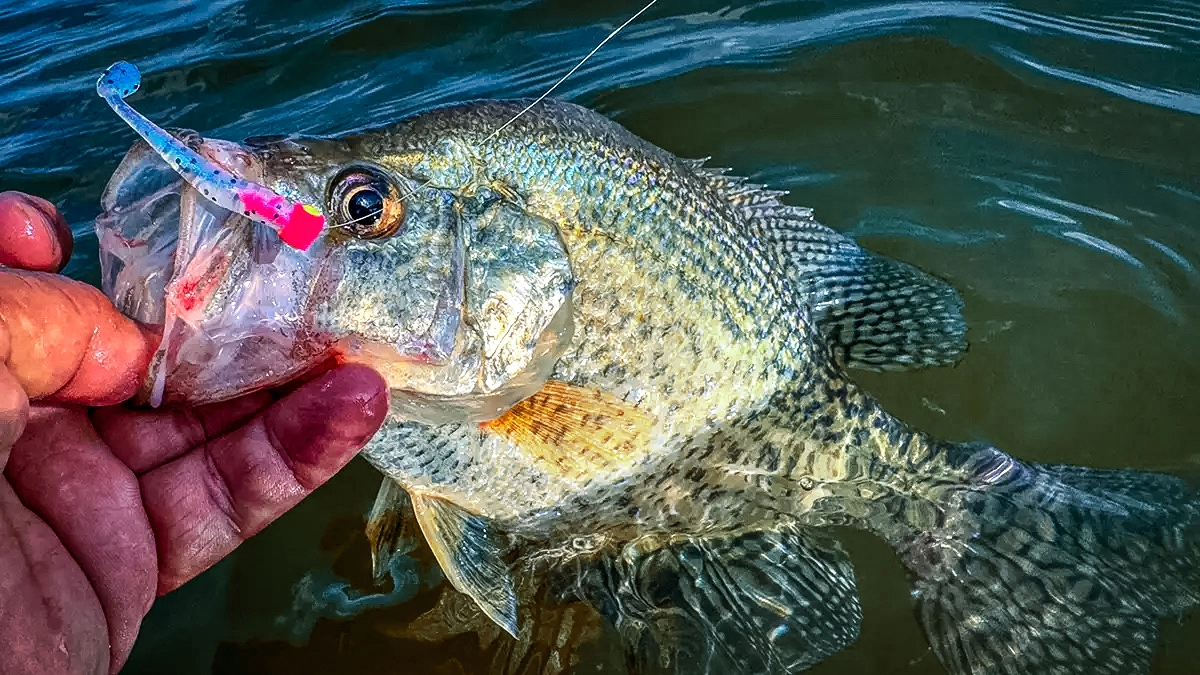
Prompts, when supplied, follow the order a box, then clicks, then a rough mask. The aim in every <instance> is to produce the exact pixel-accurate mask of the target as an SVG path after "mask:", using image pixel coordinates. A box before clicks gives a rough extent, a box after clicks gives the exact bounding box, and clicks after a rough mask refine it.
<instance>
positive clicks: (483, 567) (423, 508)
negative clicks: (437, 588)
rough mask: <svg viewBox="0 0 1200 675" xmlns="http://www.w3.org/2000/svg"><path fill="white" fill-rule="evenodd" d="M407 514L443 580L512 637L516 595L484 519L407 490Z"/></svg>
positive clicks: (494, 537) (515, 623)
mask: <svg viewBox="0 0 1200 675" xmlns="http://www.w3.org/2000/svg"><path fill="white" fill-rule="evenodd" d="M409 497H410V498H411V499H412V506H413V512H414V513H415V514H416V517H417V523H418V524H420V526H421V532H422V533H424V535H425V540H426V541H427V542H429V548H430V549H432V550H433V555H434V557H435V558H437V561H438V564H440V565H441V566H442V572H444V573H445V575H446V579H448V580H449V581H450V583H451V584H453V586H454V588H456V589H458V591H459V592H460V593H464V594H466V595H468V596H470V597H471V599H472V600H474V601H475V603H476V604H477V605H479V609H481V610H483V613H484V614H487V616H488V618H489V619H491V620H492V621H495V622H496V625H498V626H500V627H501V628H503V629H504V630H505V631H507V632H508V634H509V635H512V636H513V637H517V595H516V592H515V591H514V590H513V581H512V575H511V573H510V572H509V569H508V565H507V564H506V563H505V562H504V559H503V548H502V547H501V546H500V544H499V543H498V542H497V537H496V533H495V532H494V531H493V530H492V528H491V526H490V525H489V523H488V521H487V519H485V518H483V517H481V516H476V515H473V514H470V513H467V512H466V511H464V510H463V509H462V508H460V507H458V506H456V505H454V504H451V503H450V502H448V501H445V500H443V499H440V498H438V497H433V496H431V495H427V494H422V493H420V492H412V493H410V494H409Z"/></svg>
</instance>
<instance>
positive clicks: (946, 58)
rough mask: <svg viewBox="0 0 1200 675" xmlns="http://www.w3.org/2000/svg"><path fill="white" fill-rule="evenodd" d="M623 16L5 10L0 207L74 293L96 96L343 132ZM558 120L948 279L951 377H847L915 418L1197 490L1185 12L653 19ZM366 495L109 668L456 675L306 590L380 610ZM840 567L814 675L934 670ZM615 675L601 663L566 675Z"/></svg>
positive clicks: (190, 123)
mask: <svg viewBox="0 0 1200 675" xmlns="http://www.w3.org/2000/svg"><path fill="white" fill-rule="evenodd" d="M639 7H640V5H635V3H632V2H626V1H622V2H616V1H612V0H605V1H603V2H587V3H582V2H573V1H570V0H548V1H543V2H528V1H523V2H490V3H489V2H453V1H440V2H439V1H435V0H426V1H424V2H408V3H386V2H347V3H334V2H313V1H311V0H309V1H301V2H281V1H276V0H244V1H243V0H223V1H220V2H213V3H198V2H197V3H175V2H165V1H160V2H145V3H101V2H70V1H67V0H39V1H36V2H31V3H23V4H20V5H17V4H15V3H14V4H8V3H5V4H3V5H0V36H2V37H3V39H2V40H0V137H2V138H3V139H4V142H3V144H0V189H16V190H24V191H29V192H33V193H36V194H40V195H43V196H45V197H48V198H50V199H52V200H54V201H55V202H56V203H57V204H58V205H59V206H60V208H62V209H63V210H64V211H65V213H66V214H67V216H68V218H69V220H70V221H71V222H72V223H73V226H74V228H75V230H76V232H77V234H78V236H79V239H80V243H79V245H78V247H77V252H76V256H75V258H74V259H73V260H72V263H71V265H70V267H69V268H68V273H70V274H72V275H73V276H77V277H79V278H82V279H86V280H94V279H95V278H96V267H95V250H96V243H95V238H94V237H92V236H91V235H90V219H91V217H92V216H94V215H95V213H96V211H97V210H98V207H97V200H98V197H99V193H100V190H101V188H102V186H103V184H104V182H105V180H106V179H107V176H108V174H109V173H110V172H111V171H112V170H113V168H115V166H116V162H117V160H118V159H119V157H120V155H121V154H122V153H123V151H124V150H125V148H127V147H128V145H129V144H130V143H131V142H132V140H133V136H132V133H131V132H130V131H128V130H127V129H126V128H125V127H123V125H122V124H121V123H120V122H119V121H118V120H117V119H116V117H115V116H114V115H112V114H111V113H110V112H109V111H108V110H107V108H106V107H105V106H104V104H103V102H102V101H101V100H100V99H98V98H97V97H96V96H95V94H94V92H93V90H92V86H93V83H94V81H95V77H96V76H97V75H98V74H99V73H100V72H101V71H102V70H103V69H104V68H105V67H106V66H107V65H109V64H110V63H111V62H112V61H115V60H117V59H126V60H130V61H133V62H135V63H137V64H138V65H139V66H140V67H141V68H142V70H143V71H144V72H145V74H146V78H145V84H144V87H143V91H144V92H145V93H144V94H141V95H140V96H139V99H138V100H137V102H136V105H137V106H138V107H139V109H140V110H142V111H144V112H145V113H146V114H148V115H149V116H150V117H151V118H152V119H154V120H156V121H157V122H159V123H161V124H163V125H171V126H183V127H190V128H193V129H197V130H200V131H202V132H203V133H204V134H205V135H208V136H215V137H224V138H229V139H234V140H236V139H240V138H243V137H245V136H250V135H256V134H269V133H280V132H309V133H334V132H339V131H344V130H348V129H353V128H357V127H364V126H373V125H378V124H381V123H384V122H387V121H389V120H392V119H395V118H397V117H399V116H402V115H404V114H406V113H409V112H413V111H416V110H419V109H421V108H425V107H428V106H431V105H435V104H440V103H448V102H453V101H461V100H464V99H471V98H480V97H512V96H523V95H533V94H537V93H540V91H541V90H543V89H544V88H545V87H546V86H548V85H549V84H550V83H551V82H553V81H554V80H556V79H557V78H558V77H559V76H560V75H561V74H562V73H564V72H566V70H567V69H568V68H569V67H570V66H571V65H572V64H573V63H574V62H575V61H576V60H578V58H580V57H581V56H582V55H583V54H585V53H586V52H587V51H588V49H590V47H591V46H592V45H594V44H595V43H596V42H598V41H599V40H600V39H602V38H603V37H604V35H605V34H607V32H608V31H609V30H611V29H612V28H613V27H614V26H615V25H617V24H618V23H620V21H622V20H623V19H624V18H625V17H627V16H628V15H630V14H632V13H633V12H634V11H636V10H637V9H638V8H639ZM558 95H560V96H561V97H563V98H567V99H571V100H575V101H577V102H580V103H583V104H585V105H589V106H591V107H594V108H596V109H598V110H600V111H602V112H604V113H606V114H608V115H610V116H612V117H613V118H615V119H616V120H618V121H619V122H621V123H622V124H624V125H626V126H628V127H629V128H630V129H632V130H633V131H634V132H636V133H638V134H639V135H641V136H643V137H645V138H647V139H649V140H651V141H653V142H655V143H656V144H658V145H660V146H663V147H665V148H667V149H669V150H671V151H673V152H675V153H676V154H679V155H683V156H706V155H711V156H712V157H713V158H714V159H713V163H714V164H718V165H724V166H730V167H733V168H734V169H735V170H736V172H738V173H742V174H749V175H750V176H752V177H753V178H754V179H756V180H757V181H759V182H766V183H769V184H771V185H772V186H774V187H780V188H786V189H789V190H791V196H790V197H789V200H790V201H792V202H793V203H797V204H805V205H809V206H812V207H814V208H815V209H816V213H817V215H818V217H819V218H820V219H821V220H822V221H823V222H825V223H826V224H828V225H831V226H833V227H835V228H838V229H841V230H845V231H848V232H851V233H853V234H854V235H855V236H857V237H858V238H859V239H860V240H861V241H862V242H863V243H864V244H865V245H866V246H868V247H869V248H872V249H874V250H877V251H880V252H883V253H886V254H889V255H892V256H895V257H898V258H901V259H904V260H907V261H910V262H913V263H915V264H917V265H919V266H921V267H923V268H925V269H927V270H930V271H932V272H935V273H937V274H939V275H940V276H943V277H945V278H947V279H948V280H950V281H951V282H952V283H953V284H955V285H956V286H957V287H958V288H959V289H960V290H961V291H962V293H963V296H964V298H965V300H966V313H967V318H968V321H969V322H970V325H971V332H970V339H971V343H972V347H971V351H970V353H969V355H968V357H967V359H966V360H965V361H964V362H963V363H962V364H961V365H960V366H958V367H956V368H953V369H944V370H936V371H927V372H921V373H915V374H914V373H908V374H895V375H862V374H860V375H859V376H858V377H859V379H860V380H861V381H863V382H864V383H865V384H866V385H867V387H868V388H869V389H870V390H871V391H872V392H874V393H875V394H877V395H878V396H879V397H881V398H882V400H883V401H884V403H885V404H886V405H887V407H888V408H889V409H890V410H891V411H893V412H894V413H896V414H898V415H899V416H900V417H901V418H903V419H905V420H907V421H909V422H911V423H912V424H914V425H915V426H918V427H920V428H923V429H925V430H927V431H930V432H932V433H934V434H935V435H937V436H940V437H943V438H947V439H983V440H988V441H991V442H993V443H995V444H996V445H997V446H998V447H1000V448H1003V449H1004V450H1006V451H1008V452H1010V453H1012V454H1014V455H1016V456H1018V457H1020V458H1023V459H1029V460H1035V461H1043V462H1069V463H1073V464H1084V465H1089V466H1098V467H1120V468H1124V467H1132V468H1139V469H1144V470H1154V471H1166V472H1171V473H1176V474H1179V475H1183V476H1185V477H1187V478H1190V479H1192V480H1194V481H1196V480H1200V440H1198V439H1200V395H1197V393H1196V386H1197V383H1200V273H1198V271H1197V266H1198V265H1200V160H1198V159H1197V157H1196V151H1197V148H1200V4H1196V3H1192V2H1182V1H1172V0H1162V1H1159V2H1150V1H1145V0H1143V1H1135V2H1110V1H1107V0H1093V1H1090V2H1053V3H1052V2H908V3H891V4H884V3H870V2H838V3H834V2H800V1H782V0H779V1H773V2H772V1H768V2H755V3H749V2H746V3H737V2H735V3H732V4H729V3H719V2H684V1H681V0H675V1H672V0H660V2H659V6H657V7H656V8H655V9H653V10H652V11H651V12H650V13H648V14H647V16H646V18H645V19H644V20H643V21H641V22H639V23H638V24H636V25H634V26H632V27H631V28H630V29H628V30H627V31H626V32H624V33H622V34H621V36H619V37H618V38H617V39H615V40H614V41H613V42H612V43H611V44H610V45H609V46H608V47H607V48H606V49H605V50H604V51H602V52H601V53H600V54H599V55H598V56H597V57H596V58H595V59H594V60H592V61H590V62H589V63H588V64H587V65H586V66H584V68H582V69H581V70H580V72H579V73H578V74H577V75H576V76H575V77H574V78H572V79H571V80H569V81H568V82H567V83H566V84H565V85H564V86H563V87H562V89H561V90H559V92H558ZM377 486H378V477H377V475H376V474H375V473H374V471H373V470H372V469H370V468H369V467H367V466H366V465H365V464H364V463H361V462H356V463H355V464H353V465H351V467H350V468H348V469H347V470H346V471H345V472H344V473H343V474H341V475H340V476H338V477H337V478H336V479H335V480H333V481H332V482H331V483H330V484H329V485H327V486H326V487H324V488H322V489H321V490H319V491H318V492H317V493H316V494H315V495H314V496H313V497H312V498H311V499H309V500H308V501H307V502H305V503H304V504H303V505H302V506H300V507H299V508H297V509H296V510H295V511H293V512H291V513H290V514H288V515H287V516H286V517H284V518H283V519H282V520H281V521H279V522H278V523H277V524H276V525H274V526H272V527H271V528H269V529H268V530H267V531H266V532H264V533H263V534H261V535H260V536H258V537H256V538H255V539H254V540H252V541H251V542H249V543H248V544H247V545H245V546H244V547H243V548H242V549H241V550H239V551H238V552H237V553H236V554H235V555H233V556H232V557H231V558H229V559H228V560H226V561H225V562H224V563H222V564H220V565H219V566H217V567H216V568H214V569H213V570H211V571H210V572H208V573H206V574H204V575H203V576H201V577H200V578H198V579H196V580H195V581H194V582H192V583H191V584H189V585H187V586H186V587H184V588H183V589H181V590H179V591H178V592H176V593H174V594H172V595H171V596H168V597H166V598H164V599H163V600H162V601H160V602H159V604H158V605H157V606H156V607H155V609H154V610H153V611H152V612H151V614H150V615H149V617H148V618H147V619H146V622H145V626H144V630H143V633H142V637H141V641H140V642H139V644H138V646H137V648H136V649H135V651H134V654H133V657H132V659H131V661H130V663H129V666H128V667H127V669H126V672H129V673H161V672H171V673H207V672H217V673H243V672H244V673H276V672H278V673H289V674H299V673H326V672H341V671H342V670H346V671H347V672H360V673H409V672H444V673H459V672H475V670H476V669H477V667H478V664H480V663H483V662H486V655H485V654H481V653H480V651H479V649H478V647H477V645H476V643H475V641H474V640H473V639H472V638H471V637H470V636H464V637H460V638H457V639H455V640H452V641H449V642H446V643H442V644H434V645H430V644H424V643H416V642H408V641H402V640H397V639H395V638H391V637H388V635H387V633H388V631H389V630H391V629H392V628H394V627H395V626H398V625H402V624H404V623H405V622H406V621H407V620H409V619H411V618H412V617H414V616H416V615H418V614H419V613H420V612H421V611H423V610H424V609H426V608H428V607H429V606H430V605H431V604H432V601H433V599H434V597H435V596H436V593H437V590H436V589H434V590H429V589H424V590H422V591H421V592H419V593H418V594H417V595H416V597H415V598H413V599H412V600H410V601H408V602H404V603H400V604H396V605H393V606H387V607H382V608H377V609H371V610H368V611H365V612H362V613H359V614H357V615H355V616H353V617H338V616H336V614H337V611H336V608H337V607H338V606H339V603H338V599H339V597H340V596H339V595H338V594H337V593H331V594H327V595H326V596H324V597H322V596H320V595H319V594H318V595H317V597H314V596H313V595H312V594H304V593H299V594H298V593H297V590H296V589H297V587H298V585H299V584H301V582H302V580H305V579H308V580H310V581H312V582H314V583H315V585H316V587H317V588H318V590H320V589H323V588H327V587H328V585H329V584H332V583H334V582H336V581H338V580H340V579H344V580H348V581H349V582H351V583H352V584H353V585H354V587H356V588H357V589H359V590H360V591H371V590H372V589H371V588H370V586H369V584H368V577H369V561H368V551H367V545H366V540H365V537H364V536H363V534H362V524H363V515H364V514H365V512H366V511H367V509H368V508H369V506H370V503H371V500H372V499H373V497H374V494H375V490H376V488H377ZM847 543H848V545H849V547H850V549H851V552H852V555H853V557H854V559H855V563H856V566H857V570H858V580H859V587H860V592H861V595H862V602H863V609H864V613H865V619H864V622H863V626H862V636H861V638H860V639H859V641H858V643H857V644H856V645H855V646H854V647H853V648H851V649H849V650H847V651H845V652H843V653H841V654H838V655H836V656H834V657H832V658H831V659H829V660H828V661H826V662H825V663H824V664H822V665H821V666H820V667H818V668H817V669H815V670H814V671H813V672H816V673H846V672H854V673H864V674H866V673H912V674H916V673H940V672H942V670H941V667H940V666H939V665H938V663H937V660H936V659H935V658H934V656H933V655H932V653H931V652H929V650H928V648H927V646H926V642H925V639H924V637H923V636H922V634H921V632H920V629H919V627H918V626H917V623H916V621H915V619H914V618H913V617H912V614H911V611H910V608H909V598H908V592H909V587H908V583H907V581H906V580H905V577H904V574H903V572H902V570H901V567H900V565H899V563H898V562H897V561H896V560H895V559H894V556H893V554H892V553H891V552H890V550H889V549H887V547H886V546H885V545H884V544H882V542H878V541H875V540H872V539H870V538H868V537H865V536H848V537H847ZM343 595H344V594H343ZM342 599H343V602H342V603H341V605H342V606H343V607H344V606H345V604H346V603H345V602H344V598H342ZM1198 638H1200V619H1197V618H1196V617H1192V618H1191V619H1190V620H1189V621H1184V622H1180V623H1177V624H1174V623H1172V624H1168V625H1165V626H1164V629H1163V636H1162V639H1161V644H1160V649H1159V658H1158V660H1157V662H1156V664H1155V671H1154V672H1156V673H1180V674H1182V673H1192V672H1197V671H1200V666H1197V665H1196V664H1198V663H1200V639H1198ZM619 659H620V657H619V653H618V652H617V651H616V647H615V646H613V645H609V644H601V645H599V646H597V647H595V649H594V653H589V654H587V655H586V658H585V661H586V664H587V667H586V668H585V669H583V670H584V672H594V669H595V667H599V666H603V667H604V670H605V672H608V671H610V670H612V669H613V668H614V667H615V664H618V663H619ZM455 663H458V664H459V665H454V664H455Z"/></svg>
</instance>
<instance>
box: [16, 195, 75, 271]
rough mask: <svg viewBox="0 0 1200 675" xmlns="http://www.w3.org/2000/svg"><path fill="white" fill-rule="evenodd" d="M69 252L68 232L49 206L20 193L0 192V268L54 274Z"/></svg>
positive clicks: (64, 262)
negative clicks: (0, 266)
mask: <svg viewBox="0 0 1200 675" xmlns="http://www.w3.org/2000/svg"><path fill="white" fill-rule="evenodd" d="M73 248H74V240H73V238H72V236H71V228H70V227H69V226H68V225H67V221H66V220H65V219H64V218H63V217H62V215H61V214H60V213H59V212H58V209H57V208H55V207H54V205H53V204H51V203H50V202H48V201H46V200H45V199H42V198H40V197H34V196H32V195H27V194H24V193H21V192H0V265H4V266H7V267H12V268H15V269H23V270H30V271H35V272H57V271H59V270H60V269H62V267H63V266H64V265H65V264H66V263H67V260H68V259H70V257H71V251H72V249H73Z"/></svg>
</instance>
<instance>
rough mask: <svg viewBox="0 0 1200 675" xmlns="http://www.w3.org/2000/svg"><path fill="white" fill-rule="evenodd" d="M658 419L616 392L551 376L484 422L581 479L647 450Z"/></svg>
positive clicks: (550, 464) (564, 472) (552, 465)
mask: <svg viewBox="0 0 1200 675" xmlns="http://www.w3.org/2000/svg"><path fill="white" fill-rule="evenodd" d="M653 423H654V418H653V417H651V416H650V415H649V414H648V413H646V412H645V411H643V410H641V409H640V408H638V407H637V406H635V405H633V404H632V403H628V402H626V401H623V400H621V399H620V398H618V397H616V396H613V395H611V394H607V393H604V392H602V391H599V390H596V389H587V388H584V387H576V386H574V385H570V384H567V383H565V382H559V381H555V380H550V381H548V382H546V384H545V386H544V387H542V389H541V390H540V391H539V392H538V393H536V394H534V395H533V396H530V397H529V398H527V399H525V400H523V401H521V402H520V403H518V404H517V405H515V406H513V407H512V408H510V409H509V410H508V411H507V412H506V413H504V414H503V415H501V416H500V417H498V418H496V419H494V420H491V421H488V422H484V423H483V424H481V425H480V427H481V428H482V429H483V430H484V431H488V432H491V433H494V434H497V435H499V436H502V437H504V438H506V439H508V440H509V441H511V442H512V443H513V444H514V445H516V446H518V447H521V448H523V449H525V450H526V451H527V452H529V453H530V454H532V455H533V456H534V457H536V458H538V459H540V460H542V461H543V462H545V464H546V465H547V466H548V468H549V469H551V470H552V471H554V472H555V473H558V474H559V475H561V476H564V477H567V478H573V479H582V478H588V477H591V476H594V475H595V474H597V473H600V472H605V471H608V470H611V469H613V468H616V467H619V466H622V465H624V464H626V463H628V462H631V461H636V459H637V458H639V457H641V456H643V454H644V453H645V451H646V449H647V448H648V447H649V437H650V430H651V427H652V426H653Z"/></svg>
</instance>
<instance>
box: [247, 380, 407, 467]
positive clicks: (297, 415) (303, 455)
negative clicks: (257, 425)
mask: <svg viewBox="0 0 1200 675" xmlns="http://www.w3.org/2000/svg"><path fill="white" fill-rule="evenodd" d="M387 411H388V386H387V382H385V381H384V379H383V377H382V376H381V375H380V374H379V373H377V372H375V371H374V370H373V369H371V368H369V367H367V366H362V365H343V366H339V367H337V368H334V369H332V370H329V371H327V372H326V373H324V374H322V375H321V376H320V377H317V378H316V379H314V380H312V381H310V382H307V383H305V384H304V385H302V386H301V387H300V388H298V389H297V390H296V391H294V392H292V393H290V394H288V395H287V396H286V397H284V398H283V399H281V400H280V401H279V402H278V403H276V404H275V405H274V406H273V407H272V408H271V409H270V410H269V411H268V412H267V416H266V419H265V422H266V426H267V430H268V433H269V434H270V435H271V436H272V438H273V440H274V442H275V444H276V445H277V446H278V447H279V448H280V449H281V450H282V451H283V452H285V453H286V454H287V456H288V457H289V459H290V460H291V462H292V465H293V470H294V472H295V474H296V478H297V480H299V481H300V482H301V484H303V485H305V487H307V488H309V489H311V488H314V487H316V486H317V485H320V484H321V483H323V482H325V481H326V480H328V479H329V477H330V476H332V475H333V474H334V473H336V472H337V470H338V469H340V468H341V467H342V466H343V465H345V463H346V462H348V461H350V458H351V457H353V456H354V454H355V453H357V452H358V451H359V450H360V449H362V447H363V446H364V445H366V443H367V441H369V440H371V437H372V436H374V435H375V432H376V431H378V430H379V427H380V426H381V425H382V424H383V421H384V419H385V418H386V417H387Z"/></svg>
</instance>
